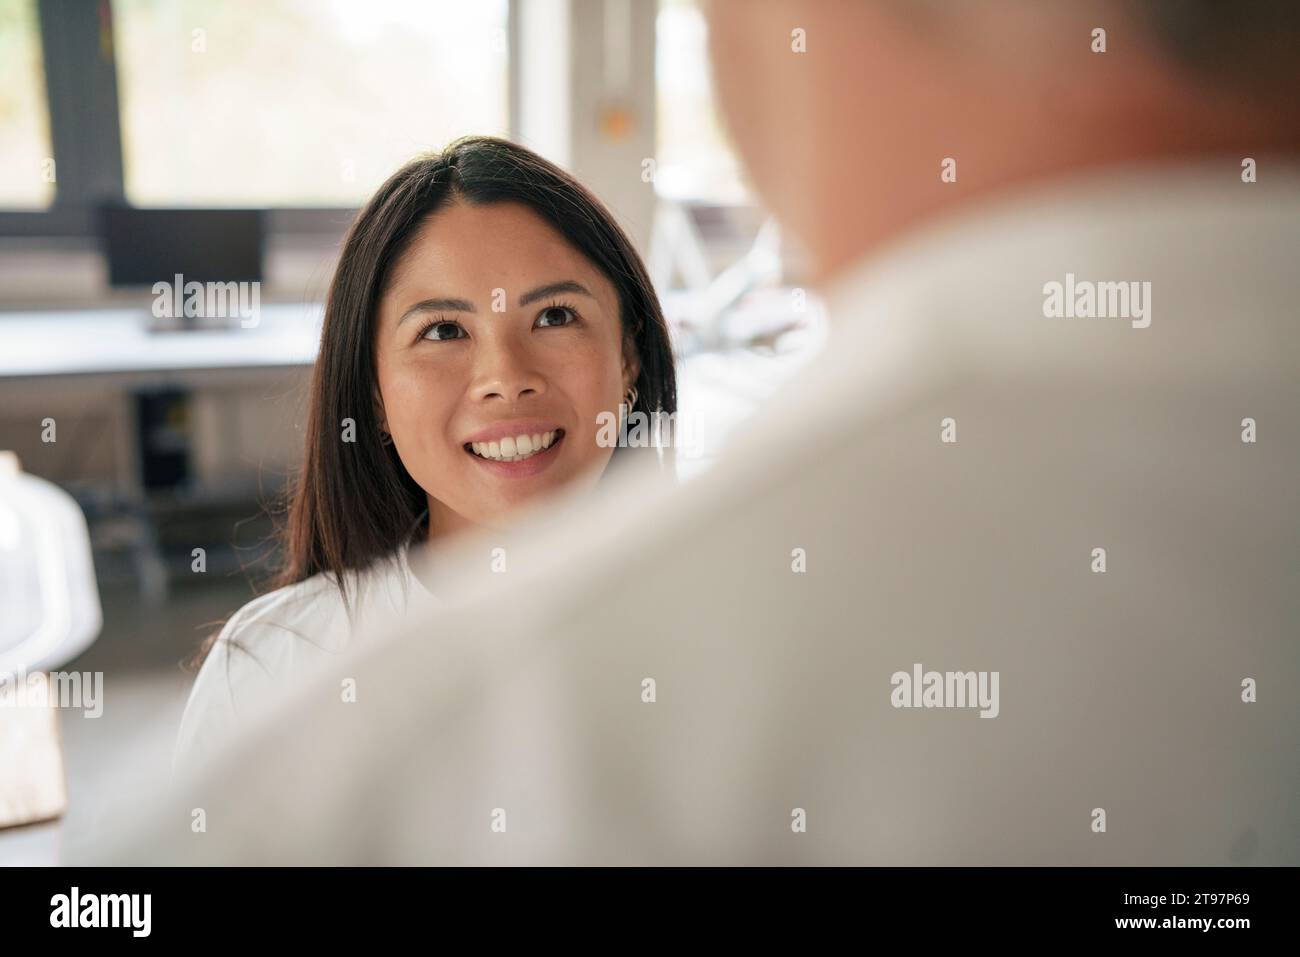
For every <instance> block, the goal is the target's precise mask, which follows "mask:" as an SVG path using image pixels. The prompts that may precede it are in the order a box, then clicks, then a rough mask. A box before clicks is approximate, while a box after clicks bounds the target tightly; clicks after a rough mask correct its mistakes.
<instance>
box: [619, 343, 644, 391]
mask: <svg viewBox="0 0 1300 957" xmlns="http://www.w3.org/2000/svg"><path fill="white" fill-rule="evenodd" d="M640 375H641V358H640V356H638V355H637V352H636V344H635V343H632V342H628V343H626V344H624V346H623V392H624V393H626V392H627V390H628V389H630V388H632V386H634V385H636V380H637V379H638V378H639V377H640Z"/></svg>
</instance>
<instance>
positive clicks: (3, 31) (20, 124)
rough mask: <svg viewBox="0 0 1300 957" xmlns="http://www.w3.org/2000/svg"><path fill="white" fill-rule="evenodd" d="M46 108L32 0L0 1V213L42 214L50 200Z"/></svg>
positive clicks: (54, 174) (51, 179) (52, 180)
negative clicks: (39, 210) (10, 211)
mask: <svg viewBox="0 0 1300 957" xmlns="http://www.w3.org/2000/svg"><path fill="white" fill-rule="evenodd" d="M45 104H46V99H45V65H44V63H43V62H42V59H41V33H40V27H39V24H38V22H37V18H36V0H0V209H28V210H31V209H44V208H45V207H47V206H49V205H50V202H51V201H52V200H53V199H54V184H55V180H56V179H57V173H58V171H57V169H56V168H55V165H54V159H53V156H54V154H53V151H52V150H51V148H50V123H49V111H48V109H47V108H46V105H45Z"/></svg>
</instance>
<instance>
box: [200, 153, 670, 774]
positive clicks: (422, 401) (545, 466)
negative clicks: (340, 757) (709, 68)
mask: <svg viewBox="0 0 1300 957" xmlns="http://www.w3.org/2000/svg"><path fill="white" fill-rule="evenodd" d="M676 408H677V396H676V381H675V375H674V365H673V355H672V349H671V346H670V344H669V337H668V330H667V326H666V323H665V322H664V318H663V313H662V311H661V309H660V306H659V301H658V298H657V297H656V295H655V292H654V289H653V288H652V287H651V284H650V281H649V279H648V277H647V275H646V271H645V268H644V266H643V265H642V263H641V260H640V258H639V257H638V255H637V253H636V251H635V249H634V248H633V246H632V244H631V241H630V240H629V239H628V238H627V236H626V235H625V234H624V232H623V231H622V229H620V228H619V226H618V224H617V223H616V222H615V220H614V218H613V217H612V216H611V215H610V213H609V211H608V210H606V209H605V207H604V206H603V205H601V203H600V202H599V200H597V199H596V198H595V197H594V196H593V195H592V194H591V193H590V192H589V191H588V190H587V189H586V188H584V187H583V186H582V185H581V184H580V183H578V182H577V181H576V180H575V179H573V177H571V176H569V175H568V174H567V173H565V172H564V171H563V170H561V169H559V168H558V167H556V166H554V165H553V164H551V163H549V162H547V161H546V160H544V159H542V158H541V157H539V156H537V155H536V154H535V153H532V152H530V151H529V150H527V149H524V148H523V147H521V146H518V145H515V144H513V143H509V142H507V141H505V140H500V139H494V138H487V137H471V138H466V139H462V140H458V141H457V142H455V143H453V144H452V145H451V146H449V147H448V148H447V149H446V150H444V151H443V152H441V153H438V154H436V155H432V156H427V157H422V158H420V159H417V160H415V161H413V162H411V163H409V164H407V165H406V166H404V167H403V168H402V169H400V170H399V171H398V172H397V173H395V174H393V176H392V177H390V178H389V180H388V181H387V182H386V183H384V185H383V186H381V187H380V189H379V190H378V192H376V194H375V195H374V196H373V197H372V198H371V200H370V202H369V203H367V205H366V206H365V208H364V209H362V211H361V213H360V214H359V215H358V216H357V219H356V221H355V222H354V223H353V225H352V229H351V231H350V232H349V234H348V237H347V240H346V241H345V243H344V247H343V250H342V254H341V256H340V258H339V265H338V268H337V271H336V272H335V275H334V278H333V281H332V283H331V285H330V291H329V297H328V300H327V302H326V306H325V318H324V325H323V329H322V333H321V348H320V354H319V356H318V358H317V361H316V367H315V371H314V377H313V380H312V387H311V406H310V411H309V413H308V422H307V434H306V443H305V450H304V461H303V466H302V470H301V473H300V474H299V476H298V478H297V481H296V483H295V485H294V486H293V487H292V488H291V491H290V497H289V501H288V507H287V512H288V521H287V523H286V525H285V527H284V531H283V543H282V544H283V558H284V565H283V568H282V569H281V571H280V573H279V576H278V578H277V579H276V580H275V582H274V585H275V588H274V590H273V591H271V592H270V593H268V594H265V595H262V596H261V597H259V598H257V599H255V600H254V601H253V602H250V603H249V604H248V605H246V606H244V608H242V609H240V611H239V612H238V613H237V614H236V615H234V616H233V617H232V618H231V619H230V620H229V621H228V622H227V623H226V625H225V626H224V628H223V629H222V631H221V633H220V634H219V635H218V636H216V637H215V638H213V639H210V641H209V642H208V644H207V646H206V647H205V649H204V654H205V655H206V660H205V661H204V664H203V667H202V669H201V670H200V673H199V676H198V679H197V680H196V682H195V686H194V691H193V692H192V694H191V697H190V702H189V705H188V706H187V708H186V712H185V717H184V719H183V721H182V727H181V735H180V739H179V741H178V744H177V763H178V765H179V764H181V763H184V764H186V765H189V766H193V765H195V764H198V763H202V761H203V759H204V757H205V755H206V754H207V753H208V752H210V751H211V749H212V746H213V745H215V744H216V743H217V742H218V741H221V740H224V739H225V738H226V737H227V736H228V735H229V732H230V731H231V730H232V729H233V728H234V727H235V726H237V725H238V723H239V715H240V713H241V712H242V711H244V710H246V709H248V708H251V707H254V706H256V705H257V704H258V703H259V702H264V701H265V700H267V699H269V698H273V697H275V696H277V695H278V694H279V693H280V692H281V691H282V690H283V686H284V683H285V682H286V681H290V680H292V677H293V674H294V673H295V672H296V671H298V670H300V669H302V668H303V667H306V665H307V664H308V662H307V661H306V659H310V658H314V657H317V656H319V655H321V654H326V655H328V654H332V653H334V652H337V651H339V650H341V649H342V648H343V647H344V646H346V645H347V644H348V642H349V641H350V640H351V636H352V634H353V632H354V631H357V630H359V629H360V621H361V620H362V619H364V618H366V617H367V616H368V615H369V614H370V613H371V612H372V610H373V609H372V608H371V607H370V605H371V603H373V602H376V601H378V602H391V601H392V600H393V598H392V595H393V589H390V588H386V587H380V588H371V587H369V586H370V585H372V584H374V583H375V582H379V583H380V584H387V583H390V582H391V581H393V580H394V579H396V580H398V581H400V582H401V583H402V584H403V585H406V584H408V583H413V584H414V586H415V587H418V588H425V589H429V588H430V583H427V582H421V581H418V580H416V579H414V578H413V576H412V575H411V573H410V570H409V567H408V566H407V563H406V552H407V550H408V548H409V547H410V546H411V545H412V544H413V543H415V542H428V543H431V544H433V545H434V546H436V545H437V544H439V543H440V542H442V541H443V540H444V539H446V538H448V537H450V536H454V535H457V534H459V533H461V532H464V531H466V530H470V529H475V528H503V527H506V526H508V525H509V524H510V523H511V517H512V514H513V513H514V512H515V510H516V509H517V508H518V507H519V506H521V505H523V504H524V503H527V502H532V501H534V500H537V499H541V498H543V497H544V496H546V495H547V494H549V493H552V492H555V491H558V490H559V489H561V488H564V489H566V490H575V489H576V490H578V491H581V490H582V489H584V488H587V489H589V488H591V487H592V486H594V485H595V484H596V483H597V482H598V481H599V480H600V478H601V476H602V475H604V474H605V473H606V471H607V469H608V467H609V465H610V463H611V460H612V458H613V456H616V455H627V454H633V453H632V452H631V451H630V450H626V449H615V448H610V447H609V445H608V443H602V442H600V441H598V423H599V422H601V421H603V420H605V419H608V417H609V414H610V413H611V412H615V410H617V412H618V413H621V414H623V415H630V414H631V413H632V412H633V411H634V410H635V411H636V412H639V413H643V414H644V413H649V414H656V413H664V414H667V415H671V414H672V413H674V412H675V411H676ZM394 560H395V561H394ZM432 590H434V591H436V583H433V587H432ZM235 652H240V654H236V653H235Z"/></svg>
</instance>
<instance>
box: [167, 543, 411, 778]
mask: <svg viewBox="0 0 1300 957" xmlns="http://www.w3.org/2000/svg"><path fill="white" fill-rule="evenodd" d="M408 554H409V549H408V548H406V547H403V548H402V549H400V550H399V551H398V552H396V553H395V554H394V555H393V556H392V557H391V558H390V559H388V560H381V561H377V562H375V563H374V564H373V565H371V567H370V568H368V569H367V570H366V571H365V572H364V573H363V574H360V575H354V576H352V577H351V578H350V579H349V582H348V586H349V588H348V599H349V602H350V604H351V614H350V616H349V613H348V609H346V608H345V607H344V604H343V596H342V595H341V593H340V592H339V588H338V584H337V582H336V580H335V578H334V576H333V575H327V574H326V573H324V572H322V573H320V574H317V575H313V576H312V577H311V578H308V579H305V580H304V581H301V582H297V583H296V584H293V585H287V586H285V587H283V588H277V589H276V590H275V591H272V592H268V593H267V594H265V595H261V596H259V597H257V598H255V599H253V600H252V601H250V602H249V603H248V604H246V605H244V606H243V607H242V608H240V609H239V611H237V612H236V613H235V614H234V615H233V616H231V618H230V620H229V621H227V622H226V624H225V627H223V628H222V629H221V634H220V635H219V636H218V638H217V641H216V642H215V644H214V645H213V646H212V650H211V652H210V653H209V654H208V657H207V658H206V659H205V660H204V662H203V666H202V667H201V668H200V669H199V673H198V676H197V677H196V678H195V681H194V687H193V688H192V689H191V691H190V697H189V701H188V703H187V704H186V706H185V712H184V715H183V716H182V718H181V727H180V733H179V734H178V735H177V739H176V750H175V754H174V756H173V759H172V772H173V775H176V776H179V775H181V774H183V773H186V772H191V771H196V770H198V769H199V768H201V767H203V766H206V765H207V764H208V763H209V762H210V760H211V758H212V756H213V755H214V754H215V753H217V752H218V751H219V750H220V749H222V748H224V747H225V746H226V744H227V743H228V742H229V741H230V740H231V739H232V738H234V737H235V736H236V734H237V733H238V731H239V730H240V729H241V728H243V727H246V726H247V725H248V723H249V721H250V720H251V718H252V716H253V715H254V714H257V713H260V712H261V710H262V709H263V708H265V707H266V706H267V705H269V704H270V703H271V702H272V701H274V700H276V699H277V698H278V697H280V696H281V695H283V694H284V693H285V691H286V689H288V688H293V687H297V686H298V685H299V684H301V683H302V682H303V681H305V680H307V678H306V676H307V675H309V674H313V673H314V672H315V671H316V670H317V669H319V668H320V666H321V665H322V663H324V662H328V661H330V660H331V659H335V658H337V656H338V655H339V654H341V653H342V652H343V650H344V649H345V648H346V647H347V646H348V645H349V644H350V643H351V642H352V641H353V639H354V636H355V635H365V634H369V633H370V629H368V628H365V627H364V625H365V623H366V622H368V621H370V620H371V619H373V618H375V617H376V615H377V614H378V613H379V612H380V611H381V610H382V611H384V612H389V613H391V612H393V611H400V610H402V609H403V608H404V607H405V604H406V601H407V600H408V598H409V596H410V594H411V591H412V590H415V591H416V592H417V593H418V594H419V595H420V596H421V597H422V598H424V599H426V600H427V599H429V598H431V597H432V595H431V593H430V592H429V590H428V588H427V587H426V586H425V585H424V583H423V582H422V581H421V580H420V578H419V577H417V576H415V575H413V574H412V573H411V569H410V565H409V563H408ZM340 693H342V692H340Z"/></svg>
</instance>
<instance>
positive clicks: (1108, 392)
mask: <svg viewBox="0 0 1300 957" xmlns="http://www.w3.org/2000/svg"><path fill="white" fill-rule="evenodd" d="M1263 168H1264V167H1263V165H1261V169H1263ZM1267 168H1268V175H1267V176H1264V175H1263V174H1261V176H1260V180H1259V182H1258V183H1257V184H1251V185H1246V184H1243V183H1241V181H1240V178H1239V170H1240V167H1239V163H1238V160H1237V159H1235V158H1225V159H1224V160H1222V161H1221V162H1218V163H1211V164H1206V165H1203V166H1199V167H1185V168H1178V167H1169V168H1161V169H1152V170H1149V171H1147V172H1145V173H1143V174H1134V175H1121V174H1117V173H1110V174H1106V175H1098V176H1093V177H1088V178H1081V179H1079V180H1077V181H1073V182H1060V183H1056V184H1051V185H1050V186H1047V187H1044V188H1039V189H1035V190H1033V191H1025V192H1023V193H1021V194H1019V195H1018V196H1014V197H1009V198H1007V199H1005V200H1002V201H1000V202H998V203H996V204H992V203H991V204H986V205H983V206H981V207H979V208H971V209H969V210H968V211H965V212H963V213H962V214H960V215H957V216H953V217H951V218H949V219H947V220H945V221H943V222H937V223H935V224H933V225H932V226H930V227H928V228H925V229H924V230H920V231H917V232H915V233H913V234H912V235H910V236H907V237H904V238H902V239H900V240H899V241H898V242H897V243H896V244H895V245H894V246H893V247H892V248H891V249H889V250H886V251H883V252H882V253H881V254H879V255H877V256H874V257H872V258H871V259H870V260H868V261H865V262H863V263H862V264H861V265H860V266H859V267H858V268H856V269H854V270H852V271H850V272H848V273H846V274H844V275H843V276H842V277H841V279H840V281H839V282H838V283H837V284H836V285H835V287H834V288H833V289H831V290H829V292H830V304H829V305H830V312H831V316H832V322H833V329H832V332H831V338H830V342H829V347H828V348H827V350H826V351H825V354H824V355H823V356H821V357H820V358H819V359H818V360H816V361H815V362H814V363H813V364H812V365H811V366H810V367H809V368H808V369H807V370H806V372H805V373H803V374H802V376H801V377H800V378H799V379H798V380H797V381H796V382H794V383H792V384H791V385H790V386H789V387H788V388H787V389H785V390H783V393H782V394H781V395H779V396H777V397H776V398H775V399H774V400H773V401H772V402H770V403H768V405H767V406H766V407H764V408H763V409H762V410H761V411H760V413H759V415H758V417H757V419H756V421H755V422H754V424H753V427H752V428H750V429H749V430H747V431H746V433H745V434H744V435H742V436H740V437H738V438H737V440H736V441H735V442H734V443H733V445H732V447H731V448H730V449H729V450H728V451H727V453H726V454H725V455H724V456H722V457H721V458H720V460H719V463H718V464H717V466H716V467H715V468H714V469H712V470H711V471H710V472H708V473H707V474H706V475H704V476H702V477H701V478H699V479H697V480H695V481H694V482H693V483H690V484H688V485H686V486H683V487H681V488H679V489H677V490H673V491H666V492H665V491H661V490H658V489H657V488H655V487H654V485H653V484H652V483H651V482H650V481H649V480H646V481H642V482H638V481H636V478H637V477H632V478H631V479H630V480H629V481H628V482H627V483H626V484H624V485H621V486H619V488H618V490H617V492H616V494H612V495H611V496H610V498H611V499H612V501H611V502H608V503H605V504H604V505H602V506H601V507H598V508H591V509H584V510H583V511H581V512H575V511H572V510H560V511H553V512H551V513H548V515H547V516H545V517H544V521H542V522H538V523H536V524H534V526H533V527H532V531H531V534H528V535H525V536H522V537H521V539H520V541H518V542H517V543H512V545H511V547H510V551H509V555H510V569H511V571H510V573H509V575H505V576H490V575H483V574H477V575H475V574H473V573H472V572H470V571H469V570H468V569H470V568H471V567H473V568H478V567H481V566H482V565H483V562H482V561H481V557H482V551H481V550H482V549H483V548H486V547H487V543H486V542H478V543H473V544H470V545H467V546H466V550H465V551H464V553H463V555H464V557H465V558H466V560H467V561H468V564H466V565H465V568H466V569H467V570H466V572H465V574H464V581H463V582H460V583H458V584H457V586H456V587H455V589H454V590H450V591H448V592H447V594H454V595H455V596H456V600H455V601H454V602H450V603H449V604H448V605H447V606H446V607H444V608H443V609H441V613H440V614H439V617H438V625H439V639H438V641H437V642H429V641H427V640H423V632H424V631H425V630H426V629H427V623H428V622H429V621H430V620H431V618H432V617H433V615H434V610H433V609H432V607H429V606H424V607H415V606H413V607H412V608H411V609H410V611H409V612H408V614H407V616H406V617H405V619H404V620H403V619H397V618H395V619H394V620H393V621H392V622H391V623H386V624H384V625H382V626H376V627H379V628H380V629H381V630H382V632H383V634H382V635H380V636H379V637H380V638H381V641H380V642H378V643H376V644H374V645H372V646H371V647H370V648H369V649H367V650H366V651H365V652H363V653H361V654H359V655H358V656H357V657H356V658H355V660H351V661H349V662H348V664H347V673H348V674H350V675H352V676H354V677H355V679H356V681H357V683H358V687H359V689H360V694H361V698H360V701H359V703H358V704H356V705H353V706H350V707H342V706H339V705H337V704H336V703H334V702H333V701H331V702H329V703H328V704H326V701H325V693H326V691H327V690H328V689H330V688H331V687H336V685H337V676H333V677H331V678H330V679H322V681H321V684H320V688H319V693H317V694H316V696H315V697H312V696H311V695H308V694H304V695H302V696H301V697H300V698H299V699H298V700H296V701H294V702H288V703H284V706H283V707H282V708H281V709H279V710H278V711H277V713H276V715H275V716H274V718H273V720H268V721H267V722H265V723H264V724H262V725H261V726H259V729H258V734H257V735H256V736H253V737H250V738H249V739H248V740H246V741H245V742H244V744H243V746H242V748H241V749H240V751H239V753H238V755H237V756H232V757H231V761H230V763H229V764H226V765H224V766H222V767H220V768H214V769H213V772H212V773H211V774H210V775H208V776H206V777H205V778H203V779H202V780H196V781H194V782H193V783H192V785H191V786H190V787H189V790H188V791H186V793H185V796H184V798H183V799H181V800H179V802H178V803H177V805H176V806H175V807H173V808H170V809H160V810H159V812H158V813H157V814H156V815H153V816H151V817H150V820H151V821H154V822H155V823H152V824H151V825H149V826H146V827H143V828H142V829H141V830H139V831H138V832H137V833H136V834H134V835H131V836H129V837H127V838H126V839H125V840H124V841H123V842H122V843H120V844H119V845H118V846H117V847H116V848H106V849H105V852H104V855H103V857H102V858H101V860H103V861H106V862H112V863H128V862H129V863H170V862H177V861H182V862H207V863H235V862H240V863H318V864H319V863H374V862H386V863H452V864H454V863H477V864H490V863H552V864H572V863H648V864H655V863H659V864H664V863H679V864H680V863H686V864H716V863H732V864H735V863H742V864H743V863H857V864H865V863H871V864H929V863H946V864H1041V863H1052V864H1149V865H1154V864H1161V865H1178V864H1224V863H1257V864H1280V863H1286V864H1296V863H1300V859H1298V858H1297V854H1298V853H1300V852H1297V848H1300V819H1298V816H1297V813H1296V808H1295V795H1296V794H1297V793H1300V763H1297V762H1296V760H1295V756H1296V754H1297V753H1300V696H1297V695H1295V694H1294V689H1295V688H1296V687H1300V654H1297V652H1296V645H1295V622H1296V619H1297V604H1296V595H1297V594H1300V591H1298V590H1297V589H1296V587H1295V580H1294V578H1295V567H1294V561H1295V554H1296V543H1297V541H1300V491H1298V489H1300V485H1298V483H1297V482H1296V480H1295V479H1296V475H1297V474H1300V428H1298V427H1297V418H1296V416H1297V409H1298V408H1300V385H1298V383H1300V375H1298V374H1297V372H1298V370H1300V331H1298V330H1297V325H1296V307H1297V304H1300V270H1297V269H1296V268H1295V263H1294V255H1295V250H1296V249H1300V173H1298V172H1297V170H1296V169H1295V168H1293V167H1286V166H1284V165H1283V164H1280V163H1277V162H1272V163H1269V164H1268V166H1267ZM1070 274H1072V275H1073V276H1075V277H1076V278H1077V279H1083V280H1088V281H1099V282H1100V281H1115V282H1118V281H1139V282H1148V281H1149V282H1150V283H1151V284H1152V287H1151V288H1152V298H1151V310H1152V311H1151V320H1152V321H1151V323H1150V325H1149V326H1148V327H1147V328H1135V327H1134V325H1133V323H1132V322H1130V321H1128V320H1125V319H1103V318H1075V319H1064V318H1061V319H1057V318H1047V317H1046V316H1045V315H1044V307H1045V302H1046V293H1045V291H1044V290H1045V287H1046V286H1047V284H1049V283H1052V282H1065V281H1066V278H1067V275H1070ZM1244 419H1252V420H1254V422H1256V423H1257V426H1258V431H1257V441H1255V442H1252V443H1247V442H1243V441H1242V436H1243V434H1245V432H1246V427H1245V426H1243V420H1244ZM953 430H955V431H953ZM946 433H951V434H952V436H953V437H954V438H955V441H945V440H944V438H945V434H946ZM475 549H478V550H479V551H478V552H476V551H475ZM1098 549H1104V561H1105V565H1104V568H1105V570H1104V571H1099V570H1098V564H1097V563H1098V560H1099V559H1098V556H1099V555H1100V554H1102V553H1099V552H1098V551H1097V550H1098ZM800 556H802V561H803V563H804V564H803V566H802V570H800V561H801V558H800ZM916 665H920V666H921V667H922V668H923V669H925V670H926V671H928V670H930V669H934V670H935V671H936V672H942V673H945V674H946V673H947V672H966V671H970V672H980V673H982V674H984V675H987V676H991V675H992V673H994V672H996V673H997V674H998V675H999V686H998V687H999V702H998V707H997V716H996V718H993V719H991V720H985V719H982V718H981V717H980V714H979V713H977V711H976V710H975V709H972V708H969V707H967V708H960V707H951V708H939V707H934V708H931V707H924V706H922V707H910V706H908V707H897V706H896V700H897V699H896V696H895V692H896V691H897V690H898V688H897V686H896V685H895V680H896V678H897V676H898V675H899V674H900V673H902V674H903V675H904V676H907V675H908V674H910V673H911V672H912V670H913V668H914V667H915V666H916ZM1248 679H1249V680H1253V681H1256V682H1257V683H1258V692H1257V700H1254V701H1250V702H1248V701H1245V700H1243V696H1244V695H1245V694H1246V693H1247V692H1246V689H1245V687H1244V685H1243V683H1244V682H1245V681H1247V680H1248ZM955 702H956V699H954V698H951V697H945V698H943V699H941V700H939V701H938V703H940V704H954V703H955ZM339 768H346V769H347V772H346V773H345V774H343V773H339V770H338V769H339ZM196 806H203V807H206V808H208V809H209V813H219V814H220V815H221V820H222V822H223V837H222V839H221V840H212V839H211V838H207V837H205V836H202V835H200V836H198V837H192V836H191V835H190V834H188V833H187V829H186V828H185V827H183V826H181V824H182V823H183V822H184V821H185V820H187V818H186V817H185V815H186V813H187V810H186V809H187V808H192V807H196ZM213 808H217V809H218V811H216V812H213V811H212V809H213ZM178 822H180V823H178ZM1103 823H1104V826H1105V829H1104V830H1098V827H1099V825H1101V824H1103Z"/></svg>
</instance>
